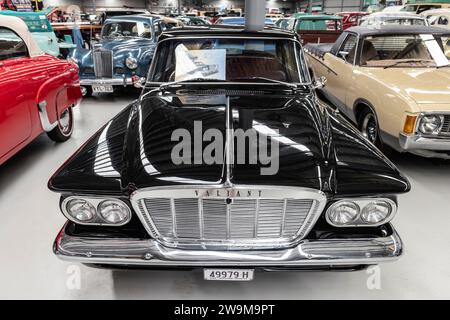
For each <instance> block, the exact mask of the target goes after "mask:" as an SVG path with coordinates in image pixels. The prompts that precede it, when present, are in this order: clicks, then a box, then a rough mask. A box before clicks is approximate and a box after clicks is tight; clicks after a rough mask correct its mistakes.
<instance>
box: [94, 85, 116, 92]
mask: <svg viewBox="0 0 450 320" xmlns="http://www.w3.org/2000/svg"><path fill="white" fill-rule="evenodd" d="M92 91H93V92H97V93H104V92H113V91H114V90H113V86H109V85H106V86H103V85H101V86H100V85H94V86H92Z"/></svg>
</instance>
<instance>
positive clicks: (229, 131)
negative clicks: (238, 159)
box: [225, 96, 234, 186]
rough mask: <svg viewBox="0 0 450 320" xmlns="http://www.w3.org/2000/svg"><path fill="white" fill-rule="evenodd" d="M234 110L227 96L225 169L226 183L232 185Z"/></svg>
mask: <svg viewBox="0 0 450 320" xmlns="http://www.w3.org/2000/svg"><path fill="white" fill-rule="evenodd" d="M232 112H233V110H232V109H231V107H230V97H228V96H227V100H226V105H225V130H226V138H225V157H226V158H225V163H226V166H225V170H226V173H225V174H226V180H225V184H226V185H230V186H231V184H232V183H231V177H232V176H233V174H232V170H233V163H234V130H233V114H232Z"/></svg>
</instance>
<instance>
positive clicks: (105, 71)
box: [93, 50, 113, 78]
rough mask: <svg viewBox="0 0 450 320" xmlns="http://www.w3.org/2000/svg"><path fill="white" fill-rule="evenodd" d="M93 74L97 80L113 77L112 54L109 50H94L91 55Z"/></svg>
mask: <svg viewBox="0 0 450 320" xmlns="http://www.w3.org/2000/svg"><path fill="white" fill-rule="evenodd" d="M93 58H94V72H95V76H96V77H97V78H112V77H113V53H112V51H110V50H96V51H94V53H93Z"/></svg>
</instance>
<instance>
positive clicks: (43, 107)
mask: <svg viewBox="0 0 450 320" xmlns="http://www.w3.org/2000/svg"><path fill="white" fill-rule="evenodd" d="M38 110H39V119H40V120H41V125H42V129H43V130H44V131H45V132H50V131H52V130H53V129H54V128H56V127H57V126H58V121H55V122H54V123H50V120H49V119H48V113H47V101H45V100H44V101H41V102H39V103H38Z"/></svg>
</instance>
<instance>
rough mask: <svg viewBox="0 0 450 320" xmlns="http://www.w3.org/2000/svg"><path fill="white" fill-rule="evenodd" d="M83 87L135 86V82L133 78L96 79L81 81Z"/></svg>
mask: <svg viewBox="0 0 450 320" xmlns="http://www.w3.org/2000/svg"><path fill="white" fill-rule="evenodd" d="M80 85H81V86H92V85H98V86H101V85H111V86H124V87H125V86H127V85H133V80H132V79H131V78H120V77H119V78H94V79H80Z"/></svg>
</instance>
